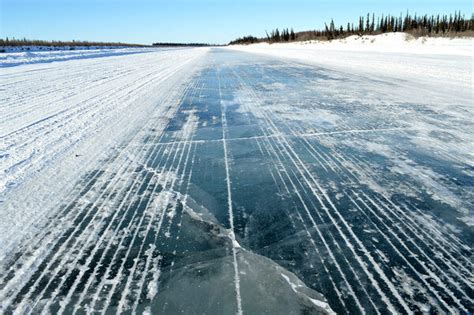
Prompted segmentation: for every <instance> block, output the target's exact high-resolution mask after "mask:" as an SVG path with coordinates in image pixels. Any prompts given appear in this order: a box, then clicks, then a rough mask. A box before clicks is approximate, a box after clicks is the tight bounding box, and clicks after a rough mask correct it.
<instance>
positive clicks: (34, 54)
mask: <svg viewBox="0 0 474 315" xmlns="http://www.w3.org/2000/svg"><path fill="white" fill-rule="evenodd" d="M65 48H66V49H63V50H50V51H43V50H39V49H37V47H36V48H35V47H32V49H31V50H28V51H22V50H21V49H20V48H19V51H15V50H12V51H9V50H7V52H5V53H1V54H0V68H1V67H13V66H18V65H23V64H32V63H45V62H53V61H65V60H74V59H86V58H97V57H109V56H121V55H130V54H139V53H147V52H154V51H157V49H156V48H108V47H107V48H104V47H102V48H95V49H86V48H85V47H82V48H81V47H79V48H77V49H74V50H70V49H68V48H67V47H65Z"/></svg>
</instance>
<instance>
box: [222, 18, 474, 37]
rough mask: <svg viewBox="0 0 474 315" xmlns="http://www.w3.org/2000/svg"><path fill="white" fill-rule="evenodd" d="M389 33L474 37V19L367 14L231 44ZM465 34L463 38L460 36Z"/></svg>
mask: <svg viewBox="0 0 474 315" xmlns="http://www.w3.org/2000/svg"><path fill="white" fill-rule="evenodd" d="M389 32H406V33H409V34H412V35H413V36H415V37H418V36H456V35H462V34H464V35H470V36H472V35H474V17H473V16H472V15H471V17H470V18H465V16H464V15H461V12H455V13H454V14H450V15H449V16H448V15H439V14H438V15H431V16H428V15H419V16H417V15H416V14H414V15H410V14H409V13H408V12H407V13H406V15H405V16H403V14H400V16H398V17H396V16H391V15H386V16H384V15H382V16H377V17H376V16H375V14H373V13H372V14H370V13H368V14H367V16H360V17H359V22H358V23H356V24H355V25H354V23H347V24H346V25H340V26H336V25H335V24H334V21H333V20H332V19H331V22H329V25H328V24H327V23H325V27H324V29H322V30H313V31H303V32H297V33H295V32H294V31H293V29H290V30H289V29H288V28H284V29H282V30H281V31H280V30H279V29H278V28H277V29H275V30H272V31H271V32H270V33H268V32H266V37H264V38H257V37H254V36H251V35H249V36H244V37H240V38H237V39H236V40H233V41H231V42H230V43H229V45H235V44H253V43H260V42H267V43H279V42H291V41H306V40H331V39H337V38H344V37H347V36H351V35H376V34H383V33H389ZM461 33H462V34H461Z"/></svg>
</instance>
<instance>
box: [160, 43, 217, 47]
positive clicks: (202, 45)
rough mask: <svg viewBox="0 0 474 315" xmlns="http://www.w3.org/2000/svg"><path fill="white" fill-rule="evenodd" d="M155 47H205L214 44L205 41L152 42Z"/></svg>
mask: <svg viewBox="0 0 474 315" xmlns="http://www.w3.org/2000/svg"><path fill="white" fill-rule="evenodd" d="M153 46H155V47H207V46H216V45H211V44H206V43H153Z"/></svg>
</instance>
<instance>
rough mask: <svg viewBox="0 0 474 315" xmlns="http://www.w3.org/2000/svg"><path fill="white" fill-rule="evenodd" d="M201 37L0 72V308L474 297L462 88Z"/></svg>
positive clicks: (449, 301)
mask: <svg viewBox="0 0 474 315" xmlns="http://www.w3.org/2000/svg"><path fill="white" fill-rule="evenodd" d="M206 51H207V50H182V51H173V52H161V53H156V54H155V53H149V54H142V55H131V56H127V57H110V58H105V59H103V60H101V61H100V62H96V61H94V60H93V59H89V60H81V61H68V62H64V63H63V65H64V68H63V67H56V66H53V68H49V67H50V66H52V65H48V67H44V65H43V66H39V65H36V66H24V67H25V68H21V67H18V68H17V69H16V70H15V68H14V67H13V68H9V69H7V70H8V71H7V72H5V74H2V75H3V76H5V77H6V78H8V80H2V88H3V89H5V90H8V89H9V88H15V89H16V92H8V93H7V94H6V95H7V97H6V101H7V102H8V104H11V106H10V107H8V106H6V105H3V104H5V103H4V102H2V105H1V106H3V107H1V108H0V110H2V111H3V113H5V115H1V116H0V117H2V118H0V119H2V126H5V128H2V130H1V132H2V135H1V136H2V137H3V138H2V139H4V141H3V142H2V145H3V143H4V144H5V148H4V149H2V157H1V159H2V160H1V161H2V168H3V169H5V170H7V172H4V173H2V174H3V175H2V176H3V177H2V181H3V182H2V183H3V186H2V187H3V188H2V189H3V195H2V196H3V197H2V198H3V203H2V204H1V205H2V215H3V214H6V215H5V216H4V217H6V221H2V223H1V225H0V227H1V228H2V233H1V235H2V236H1V237H2V238H1V242H2V245H3V244H5V246H2V252H1V254H2V256H0V258H1V260H0V274H1V275H2V276H1V278H0V301H1V302H0V303H1V304H0V305H1V306H0V307H1V308H0V310H1V311H2V312H6V313H10V312H16V313H48V312H50V313H67V314H70V313H72V314H79V313H84V312H88V313H89V312H96V313H158V314H175V313H217V314H243V313H249V314H253V313H255V314H259V313H264V312H266V313H272V314H289V313H296V312H304V313H308V314H312V313H333V312H336V313H338V314H366V313H370V314H387V313H394V314H398V313H402V314H411V313H419V312H433V313H453V314H454V313H459V312H472V310H473V309H474V292H473V289H472V288H473V287H474V285H473V278H472V270H473V268H474V265H473V262H472V244H473V240H474V238H473V236H472V235H473V233H472V232H473V230H472V219H470V218H472V216H473V213H472V209H473V208H474V204H473V202H472V200H474V199H473V197H474V196H473V194H472V191H471V189H470V187H472V186H473V185H474V173H473V169H474V166H473V165H474V163H473V159H472V152H473V149H474V148H473V147H472V138H473V137H474V134H473V133H472V131H471V130H474V125H473V123H472V121H470V120H469V119H468V117H470V116H472V114H473V113H472V112H473V109H472V106H471V104H468V103H467V102H466V92H465V91H459V93H457V94H453V95H448V96H447V95H445V94H444V92H445V90H443V89H440V90H438V89H437V86H438V83H439V82H438V81H436V80H435V81H433V82H427V81H423V82H422V83H420V84H418V83H417V82H415V81H413V80H405V81H400V80H398V79H394V80H393V81H390V80H389V79H388V77H387V75H385V76H383V77H378V76H369V75H363V74H361V73H359V74H357V75H356V74H350V73H345V72H341V71H340V70H339V71H336V70H331V69H323V68H317V67H315V66H311V65H305V64H300V63H294V62H288V61H284V60H278V59H269V58H268V57H261V56H257V55H250V54H246V53H239V52H232V51H229V50H222V49H212V50H210V51H207V53H206ZM122 58H123V59H122ZM440 58H441V57H440ZM440 60H441V61H440V62H442V60H443V59H442V58H441V59H440ZM125 61H126V62H125ZM432 62H434V63H436V62H438V60H436V59H435V60H433V61H432ZM427 63H428V61H427ZM53 65H54V64H53ZM425 65H427V64H425ZM29 67H33V68H29ZM35 67H39V68H38V69H37V68H35ZM22 69H23V70H22ZM27 70H28V71H29V70H31V71H33V70H34V71H33V72H31V73H30V72H28V74H27V73H25V72H26V71H27ZM35 71H37V72H35ZM70 73H72V74H74V75H72V74H71V75H70ZM49 76H51V77H52V78H51V81H46V80H44V82H43V78H46V77H49ZM27 77H29V78H30V79H29V80H27ZM32 79H35V80H36V83H34V82H30V80H32ZM39 82H42V83H39ZM36 85H39V87H36ZM440 91H443V92H442V93H441V92H440ZM3 117H5V118H3ZM37 148H40V150H37ZM91 152H92V153H91ZM85 163H89V164H90V165H88V166H86V165H85ZM42 185H43V186H45V187H42ZM4 222H6V223H4ZM15 224H16V225H17V226H16V227H15V226H14V225H15ZM18 226H21V227H22V231H18V230H19V229H18ZM318 292H321V293H322V295H323V296H324V297H325V298H326V299H327V301H326V300H325V298H324V297H323V296H321V294H319V293H318Z"/></svg>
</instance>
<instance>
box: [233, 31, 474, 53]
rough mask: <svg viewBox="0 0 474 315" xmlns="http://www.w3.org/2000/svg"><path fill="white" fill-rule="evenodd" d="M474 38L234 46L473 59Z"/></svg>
mask: <svg viewBox="0 0 474 315" xmlns="http://www.w3.org/2000/svg"><path fill="white" fill-rule="evenodd" d="M473 44H474V39H473V38H441V37H438V38H433V37H420V38H414V37H413V36H411V35H409V34H406V33H386V34H381V35H364V36H358V35H353V36H349V37H347V38H344V39H336V40H331V41H315V40H313V41H305V42H296V43H281V44H272V45H270V44H267V43H261V44H253V45H248V46H242V45H237V46H232V48H234V49H240V50H246V51H248V50H261V49H275V48H278V49H292V50H298V51H301V52H304V51H314V52H317V51H345V52H348V51H352V52H379V53H407V54H428V55H458V56H472V55H473Z"/></svg>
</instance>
